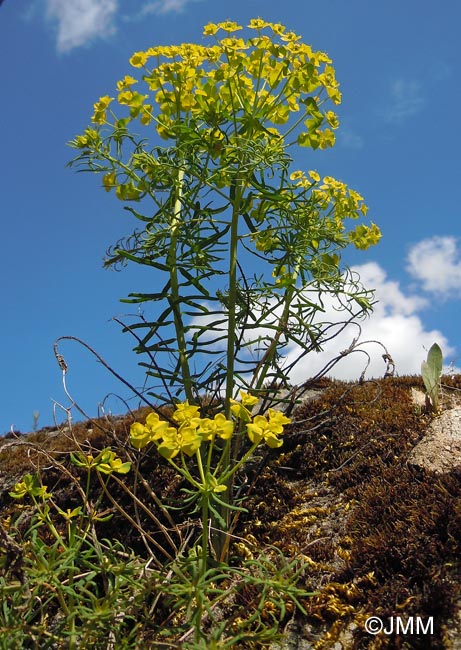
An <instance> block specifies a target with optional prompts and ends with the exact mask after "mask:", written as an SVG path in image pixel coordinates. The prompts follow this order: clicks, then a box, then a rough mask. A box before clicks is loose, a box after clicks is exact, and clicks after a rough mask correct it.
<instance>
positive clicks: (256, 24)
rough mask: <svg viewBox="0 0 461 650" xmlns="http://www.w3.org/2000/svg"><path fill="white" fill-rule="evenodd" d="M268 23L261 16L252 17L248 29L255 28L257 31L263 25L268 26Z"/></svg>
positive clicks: (262, 27)
mask: <svg viewBox="0 0 461 650" xmlns="http://www.w3.org/2000/svg"><path fill="white" fill-rule="evenodd" d="M270 25H271V24H270V23H266V21H265V20H263V19H262V18H252V19H251V20H250V24H249V25H248V27H249V28H250V29H257V30H258V31H259V30H261V29H264V28H265V27H270Z"/></svg>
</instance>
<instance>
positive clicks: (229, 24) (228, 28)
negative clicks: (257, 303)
mask: <svg viewBox="0 0 461 650" xmlns="http://www.w3.org/2000/svg"><path fill="white" fill-rule="evenodd" d="M218 29H222V30H224V31H225V32H227V33H228V34H230V33H232V32H237V31H238V30H239V29H243V27H242V26H241V25H237V23H234V22H233V21H232V20H226V22H224V23H218Z"/></svg>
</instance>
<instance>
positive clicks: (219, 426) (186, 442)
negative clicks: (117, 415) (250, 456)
mask: <svg viewBox="0 0 461 650" xmlns="http://www.w3.org/2000/svg"><path fill="white" fill-rule="evenodd" d="M240 397H241V401H240V402H237V401H235V400H233V404H232V406H231V411H232V414H233V415H234V416H235V418H236V419H237V420H241V421H242V422H244V423H245V425H246V428H247V433H248V437H249V439H250V441H251V442H252V443H253V444H259V442H261V441H262V440H264V442H265V443H266V444H267V445H268V446H269V447H280V446H281V445H282V440H280V439H279V437H278V436H280V435H282V434H283V427H284V425H285V424H289V423H290V422H291V420H290V418H287V417H286V416H284V415H283V413H280V412H279V411H276V410H274V409H269V411H268V414H267V416H264V415H257V416H255V417H254V418H253V419H252V417H251V408H252V407H253V406H254V405H255V404H256V403H257V401H258V398H257V397H254V396H251V395H248V393H245V392H244V391H241V392H240ZM172 417H173V420H174V421H175V422H176V423H177V426H170V425H169V423H168V422H166V421H164V420H161V419H160V417H159V415H158V414H157V413H149V415H148V416H147V418H146V423H145V424H142V423H141V422H133V424H132V425H131V427H130V441H131V444H132V445H133V447H135V448H136V449H142V448H143V447H145V446H146V445H148V444H150V443H155V444H156V445H157V448H158V451H159V453H160V454H161V455H162V456H163V457H164V458H167V459H173V458H174V457H175V456H177V455H178V454H179V453H184V454H186V456H192V455H193V454H195V452H196V451H197V450H198V449H199V448H200V445H201V444H202V443H203V442H212V441H213V440H215V438H221V439H222V440H229V439H230V438H231V437H232V434H233V433H234V428H235V421H233V420H228V419H227V418H226V416H225V415H224V414H223V413H218V414H217V415H215V416H214V418H201V417H200V413H199V407H198V406H194V405H192V404H189V402H188V401H186V402H184V403H181V404H178V405H177V406H176V410H175V412H174V413H173V416H172Z"/></svg>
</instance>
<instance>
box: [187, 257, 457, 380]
mask: <svg viewBox="0 0 461 650" xmlns="http://www.w3.org/2000/svg"><path fill="white" fill-rule="evenodd" d="M352 270H353V271H355V272H357V273H358V274H359V276H360V279H361V282H362V284H363V285H364V286H365V287H366V288H368V289H375V290H376V292H375V299H376V300H377V301H378V302H377V304H375V305H374V310H373V313H372V314H371V316H369V317H368V318H366V319H364V320H361V321H359V324H360V328H361V334H360V341H362V342H365V341H370V340H371V341H379V342H380V343H381V344H382V345H383V346H385V348H386V349H387V352H388V353H389V354H390V355H391V357H392V359H393V360H394V362H395V366H396V368H395V370H396V372H397V373H398V374H399V375H407V374H420V371H421V362H422V361H423V360H424V359H425V358H426V356H427V350H428V349H429V348H430V347H431V345H432V344H433V343H434V342H437V343H438V344H439V345H440V346H441V348H442V350H443V352H444V356H445V358H446V359H447V358H448V357H449V356H450V355H453V353H454V352H455V350H454V349H453V348H452V347H451V346H450V345H449V343H448V341H447V339H446V337H445V336H444V335H443V334H442V332H440V331H439V330H428V329H426V328H425V326H424V324H423V322H422V320H421V318H420V317H419V316H418V314H417V312H418V310H420V309H421V308H423V307H424V306H425V305H426V304H427V301H426V299H424V298H422V297H420V296H417V295H411V294H406V293H404V292H403V291H402V289H401V288H400V286H399V284H398V282H395V281H393V280H389V279H388V278H387V276H386V272H385V271H384V270H383V268H382V267H380V266H379V265H378V264H376V263H374V262H370V263H368V264H363V265H361V266H357V267H354V268H353V269H352ZM323 304H324V308H325V313H321V314H320V318H321V321H322V322H330V323H333V324H336V325H334V331H339V329H340V327H341V323H342V321H344V320H347V316H348V314H347V312H345V311H338V309H337V308H338V303H337V302H335V301H334V300H333V299H324V300H323ZM274 315H275V316H276V315H277V314H274ZM210 321H211V319H209V321H208V322H210ZM195 323H196V324H200V325H201V326H205V325H206V323H207V318H206V317H205V316H201V317H200V318H198V319H196V320H195ZM220 327H221V328H222V330H223V333H224V330H225V328H226V323H223V324H222V325H221V326H220ZM332 332H333V330H332V331H331V333H332ZM210 334H211V333H210ZM215 334H216V332H215ZM258 335H261V336H264V335H270V331H269V330H267V329H265V328H263V327H261V328H258V330H252V331H251V338H252V339H254V338H255V337H257V336H258ZM358 335H359V329H358V328H357V327H356V326H355V325H353V324H351V325H349V326H348V327H347V328H346V329H344V330H342V331H341V332H340V333H339V334H338V335H337V336H335V337H333V338H332V340H330V341H328V342H327V343H326V344H325V346H324V350H323V351H322V352H319V353H317V352H311V353H309V354H308V355H306V356H305V357H304V358H303V359H301V360H300V361H299V363H298V364H297V365H296V366H295V367H294V369H293V371H292V373H291V381H292V382H293V383H294V384H300V383H302V382H304V381H306V380H307V379H309V378H310V377H313V376H315V375H316V374H317V373H318V372H319V371H320V370H322V368H323V367H324V366H326V365H327V364H328V363H329V362H330V361H331V360H332V359H334V358H335V357H337V356H340V355H341V352H343V351H344V350H346V349H348V348H349V346H350V345H351V343H352V342H353V340H354V339H355V338H356V337H357V336H358ZM210 338H211V336H210ZM221 343H222V342H221ZM357 350H362V351H366V352H368V353H369V355H370V358H371V360H370V365H369V366H368V369H367V371H366V378H371V377H382V376H383V375H384V373H385V371H386V362H385V361H384V360H383V358H382V355H383V353H384V349H383V348H382V347H381V346H380V345H379V344H378V343H366V344H363V345H360V344H359V345H358V346H357ZM299 353H300V349H299V348H296V347H295V346H293V345H291V346H290V347H288V348H286V349H285V350H284V354H286V357H287V360H286V365H289V364H290V363H292V362H293V361H294V360H295V359H296V358H297V357H298V356H299ZM366 363H367V357H366V355H365V354H364V353H363V352H358V351H357V352H354V353H352V354H350V355H347V356H344V357H343V358H341V360H340V362H339V363H338V364H337V365H335V366H334V367H333V368H332V370H331V371H330V372H329V373H328V374H329V375H330V376H334V377H336V378H338V379H346V380H347V379H350V380H358V379H359V377H360V375H361V373H362V371H363V370H364V368H365V366H366Z"/></svg>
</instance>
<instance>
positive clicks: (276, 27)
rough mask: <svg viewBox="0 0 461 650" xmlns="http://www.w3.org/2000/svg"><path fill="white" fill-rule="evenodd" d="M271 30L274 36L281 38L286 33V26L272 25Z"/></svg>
mask: <svg viewBox="0 0 461 650" xmlns="http://www.w3.org/2000/svg"><path fill="white" fill-rule="evenodd" d="M270 28H271V29H272V31H273V32H274V34H278V35H279V36H281V35H282V34H283V33H284V32H285V29H286V28H285V26H284V25H281V24H280V23H275V24H274V23H270Z"/></svg>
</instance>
